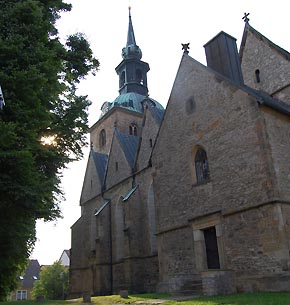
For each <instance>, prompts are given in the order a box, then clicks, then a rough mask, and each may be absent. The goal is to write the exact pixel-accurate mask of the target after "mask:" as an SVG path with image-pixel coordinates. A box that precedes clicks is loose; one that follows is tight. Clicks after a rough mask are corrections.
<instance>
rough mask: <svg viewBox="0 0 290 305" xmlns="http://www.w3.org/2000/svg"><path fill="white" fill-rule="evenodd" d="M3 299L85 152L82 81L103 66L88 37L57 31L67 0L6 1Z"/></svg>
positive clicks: (2, 42) (0, 174) (2, 1)
mask: <svg viewBox="0 0 290 305" xmlns="http://www.w3.org/2000/svg"><path fill="white" fill-rule="evenodd" d="M0 7H1V10H0V84H1V87H2V91H3V95H4V98H5V106H4V107H3V109H2V110H0V191H1V196H0V198H1V199H0V207H1V213H0V253H1V259H0V301H1V300H3V299H4V298H5V296H6V295H7V293H8V292H9V291H10V290H12V289H14V288H15V286H16V283H17V281H16V279H17V274H19V273H20V272H21V270H23V269H24V268H25V264H26V263H27V259H28V257H29V255H30V253H31V251H32V249H33V245H34V243H35V222H36V220H37V219H44V220H46V221H49V220H53V219H56V218H57V217H60V216H61V213H60V209H59V202H60V200H61V199H62V196H63V194H62V190H61V186H60V179H61V174H62V171H63V169H64V168H65V167H66V166H67V164H68V163H69V162H72V161H74V160H78V159H80V158H81V157H82V148H83V146H84V145H86V144H87V143H86V138H85V134H86V133H87V131H88V126H87V123H88V117H87V108H88V106H89V105H90V102H89V100H88V99H87V97H86V96H80V95H78V94H77V92H76V90H77V85H78V83H79V82H80V80H81V79H83V78H84V77H85V76H86V75H87V74H88V73H90V72H91V73H95V72H96V71H97V70H98V66H99V62H98V60H97V59H96V58H94V56H93V54H92V50H91V49H90V46H89V43H88V42H87V40H86V39H85V37H84V36H83V35H82V34H80V33H77V34H74V35H71V36H69V37H68V38H67V41H66V42H65V43H64V44H62V43H61V42H60V40H59V37H58V32H57V29H56V25H55V23H56V20H57V19H58V18H59V17H60V13H61V12H65V11H69V10H70V9H71V5H69V4H66V3H64V2H63V1H62V0H9V1H6V0H0Z"/></svg>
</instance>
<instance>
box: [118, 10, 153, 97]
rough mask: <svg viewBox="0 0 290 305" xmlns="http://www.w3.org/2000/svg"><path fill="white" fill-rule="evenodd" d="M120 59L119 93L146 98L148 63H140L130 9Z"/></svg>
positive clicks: (140, 54) (139, 51)
mask: <svg viewBox="0 0 290 305" xmlns="http://www.w3.org/2000/svg"><path fill="white" fill-rule="evenodd" d="M122 57H123V60H122V62H121V63H120V64H119V65H118V66H117V67H116V72H117V74H118V75H119V93H120V94H124V93H129V92H135V93H138V94H141V95H145V96H146V95H147V94H148V88H147V72H148V71H149V70H150V68H149V65H148V63H146V62H143V61H141V58H142V52H141V49H140V48H139V46H138V45H137V44H136V40H135V35H134V29H133V24H132V18H131V11H130V8H129V27H128V36H127V44H126V47H125V48H123V50H122Z"/></svg>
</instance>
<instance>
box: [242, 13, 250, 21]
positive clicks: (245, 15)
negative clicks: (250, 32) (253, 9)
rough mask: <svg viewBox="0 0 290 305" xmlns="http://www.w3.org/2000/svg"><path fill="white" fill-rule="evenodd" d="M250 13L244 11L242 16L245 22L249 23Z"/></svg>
mask: <svg viewBox="0 0 290 305" xmlns="http://www.w3.org/2000/svg"><path fill="white" fill-rule="evenodd" d="M249 15H250V13H244V17H243V18H242V19H243V20H244V22H245V23H249V20H250V18H248V16H249Z"/></svg>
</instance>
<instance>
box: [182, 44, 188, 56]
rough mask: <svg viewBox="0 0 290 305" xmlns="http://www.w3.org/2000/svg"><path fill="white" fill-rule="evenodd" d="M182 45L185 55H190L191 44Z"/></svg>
mask: <svg viewBox="0 0 290 305" xmlns="http://www.w3.org/2000/svg"><path fill="white" fill-rule="evenodd" d="M181 45H182V50H183V54H188V53H189V51H188V50H189V49H190V47H189V45H190V43H182V44H181Z"/></svg>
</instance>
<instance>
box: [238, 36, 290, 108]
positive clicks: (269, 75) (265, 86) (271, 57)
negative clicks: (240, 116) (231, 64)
mask: <svg viewBox="0 0 290 305" xmlns="http://www.w3.org/2000/svg"><path fill="white" fill-rule="evenodd" d="M257 69H259V70H260V83H257V81H256V76H255V71H256V70H257ZM242 71H243V77H244V81H245V84H246V85H248V86H250V87H252V88H255V89H258V90H262V91H265V92H268V93H269V94H272V93H273V92H275V91H277V90H278V89H280V88H282V87H284V86H286V85H289V83H290V81H289V80H290V62H289V60H287V59H286V58H285V57H284V56H282V55H281V54H280V53H278V51H277V50H275V49H274V48H273V47H270V46H269V45H268V43H267V42H265V41H263V40H261V39H258V38H257V37H256V36H255V35H254V34H253V33H252V32H251V31H248V35H247V41H246V45H245V48H244V51H243V58H242ZM286 102H287V101H286ZM288 103H289V100H288Z"/></svg>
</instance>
